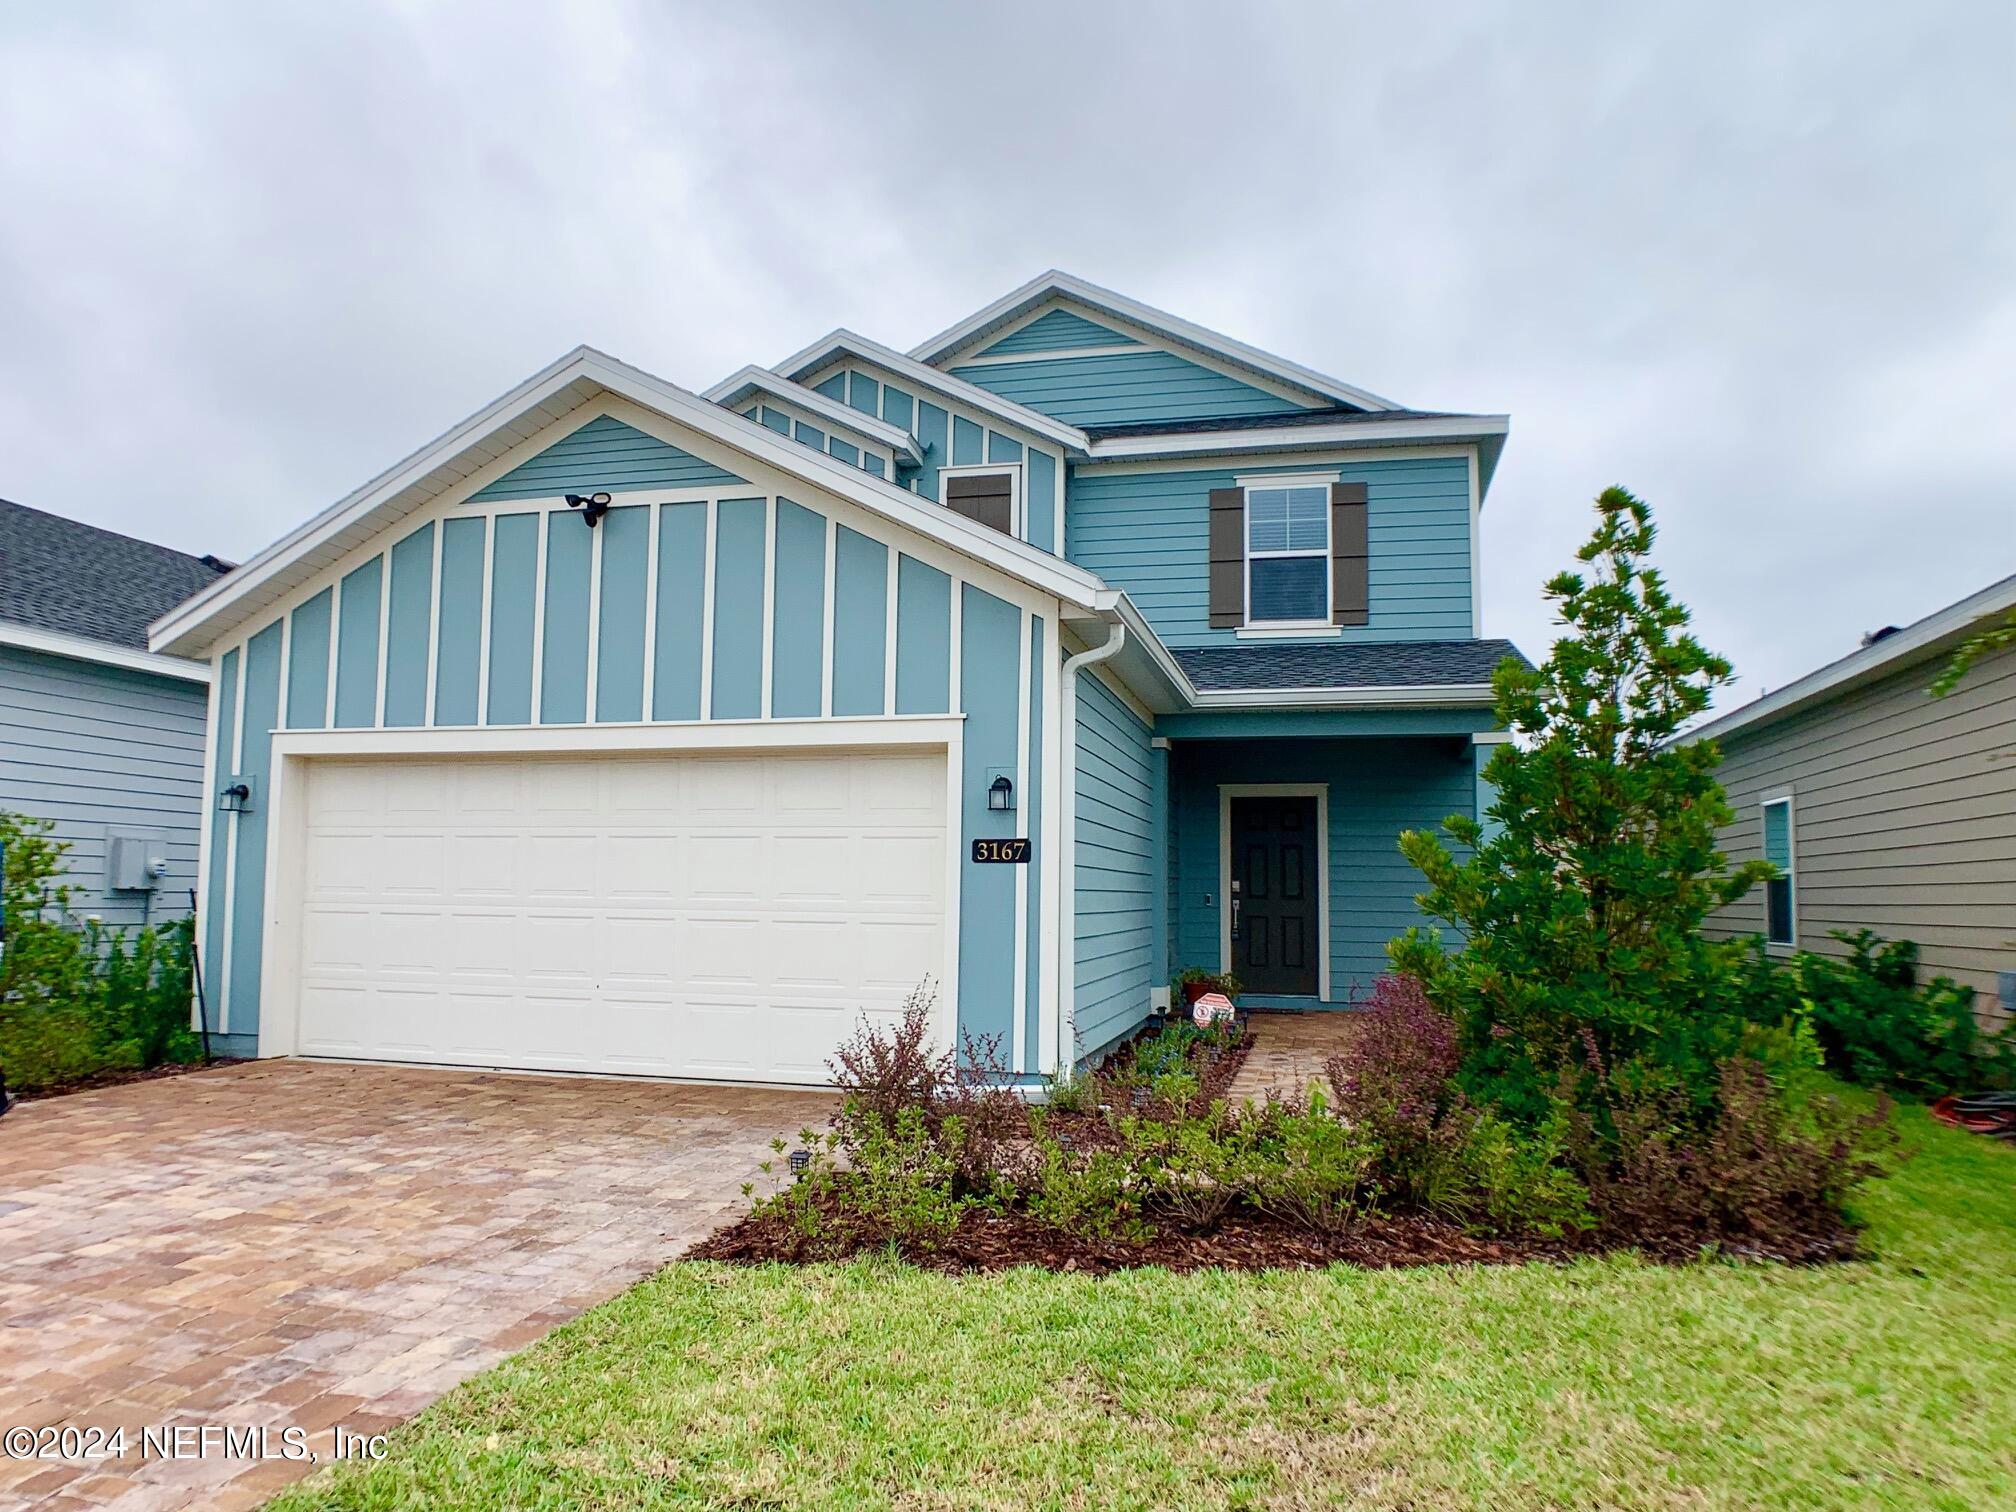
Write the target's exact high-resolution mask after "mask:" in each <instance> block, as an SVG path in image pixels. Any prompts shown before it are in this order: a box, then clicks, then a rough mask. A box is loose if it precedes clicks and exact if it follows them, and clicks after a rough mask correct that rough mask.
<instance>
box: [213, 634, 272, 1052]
mask: <svg viewBox="0 0 2016 1512" xmlns="http://www.w3.org/2000/svg"><path fill="white" fill-rule="evenodd" d="M250 649H251V643H250V642H249V641H240V642H239V643H238V644H237V645H235V646H232V647H229V648H227V650H226V651H225V653H224V654H225V655H229V654H230V652H232V651H236V652H237V653H238V675H237V678H236V681H235V684H234V686H233V689H232V693H231V728H230V729H228V730H225V731H222V732H221V738H222V739H224V740H228V741H230V742H231V760H230V762H229V768H230V769H229V770H228V771H226V772H224V773H223V774H222V775H223V776H224V777H235V776H237V775H238V771H239V766H238V763H239V762H241V761H243V760H244V759H245V678H246V666H245V664H246V662H247V661H248V660H250V654H249V653H250ZM220 749H221V747H220ZM222 786H223V783H222V782H221V781H220V782H219V783H217V784H216V785H215V786H214V787H213V788H212V790H211V791H210V792H208V793H206V794H204V795H203V801H204V802H205V803H212V804H214V803H215V802H216V801H217V793H216V788H217V787H222ZM226 828H227V829H228V831H229V835H228V838H227V839H226V840H225V842H224V846H225V851H224V899H223V904H224V929H223V932H222V933H220V934H219V935H218V937H217V944H218V950H217V953H218V955H219V956H221V957H222V958H223V959H222V960H221V961H216V962H212V963H211V969H212V970H213V971H217V972H218V973H219V976H218V978H217V988H218V990H217V1032H218V1033H219V1034H229V1033H230V1032H231V975H232V973H231V960H232V946H233V944H234V943H235V942H236V940H237V938H238V928H237V913H238V910H237V909H236V908H235V907H234V906H233V905H234V904H235V903H236V902H237V899H238V815H237V814H235V813H234V814H232V815H231V823H230V824H229V825H228V826H226ZM267 875H268V876H271V875H272V867H270V866H269V867H268V868H267Z"/></svg>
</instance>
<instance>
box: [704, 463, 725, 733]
mask: <svg viewBox="0 0 2016 1512" xmlns="http://www.w3.org/2000/svg"><path fill="white" fill-rule="evenodd" d="M720 539H721V501H720V500H719V499H709V500H708V501H707V541H706V545H705V547H704V549H703V550H702V551H701V553H700V571H701V573H702V574H703V575H702V577H701V579H700V717H701V718H702V719H712V718H713V717H714V560H715V557H716V555H717V552H718V549H719V543H720Z"/></svg>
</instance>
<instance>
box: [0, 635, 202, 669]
mask: <svg viewBox="0 0 2016 1512" xmlns="http://www.w3.org/2000/svg"><path fill="white" fill-rule="evenodd" d="M0 646H12V647H13V648H14V649H15V650H17V651H39V652H41V653H42V654H43V655H45V656H63V657H68V658H69V659H70V660H71V661H83V662H95V663H97V664H98V665H99V666H101V667H119V668H121V669H123V670H125V671H127V672H146V673H149V674H151V675H152V676H155V677H175V678H180V679H181V680H182V681H184V682H199V683H207V682H208V681H210V664H209V663H208V662H200V661H189V660H186V659H185V658H183V657H180V656H157V655H155V654H154V653H153V652H152V651H135V650H134V649H133V648H132V647H131V646H114V645H111V644H109V643H107V642H105V641H101V640H93V639H91V637H90V636H88V635H70V634H67V633H65V632H64V631H61V630H38V629H36V628H34V627H33V626H31V625H15V624H8V623H5V622H0Z"/></svg>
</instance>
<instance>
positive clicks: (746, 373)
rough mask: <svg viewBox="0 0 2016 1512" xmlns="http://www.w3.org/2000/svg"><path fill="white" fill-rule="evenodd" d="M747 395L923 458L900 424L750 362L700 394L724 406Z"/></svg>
mask: <svg viewBox="0 0 2016 1512" xmlns="http://www.w3.org/2000/svg"><path fill="white" fill-rule="evenodd" d="M751 394H767V395H769V396H770V397H772V398H774V399H777V400H780V401H781V402H783V403H785V404H788V405H791V406H792V407H794V408H796V409H801V410H807V411H810V412H811V413H812V414H814V415H818V416H820V417H821V418H822V419H824V420H825V422H826V425H827V427H828V429H830V430H837V431H847V432H849V433H850V434H852V435H854V436H856V437H858V438H860V439H861V440H864V441H867V442H869V443H870V444H871V445H874V446H879V447H882V448H884V449H885V450H888V451H893V452H895V453H896V455H897V456H899V457H903V458H906V459H908V460H909V461H911V462H913V463H915V462H921V461H923V460H924V454H923V453H922V452H921V451H919V450H918V447H917V438H916V437H915V436H913V435H912V434H911V433H910V432H908V431H906V430H904V429H903V428H902V427H900V426H896V425H891V424H890V423H889V422H888V421H886V420H878V419H876V418H875V417H874V416H873V415H871V414H869V413H868V412H867V411H865V410H858V409H856V408H854V406H853V405H851V404H842V403H841V402H840V401H839V400H837V399H829V398H828V397H827V396H826V395H824V394H822V393H820V392H819V391H818V390H817V389H809V388H806V387H805V385H804V384H802V383H793V382H792V381H791V380H790V379H789V378H780V377H778V376H777V375H776V374H775V373H773V372H771V371H769V370H768V369H767V368H760V367H756V366H754V365H753V364H752V365H751V366H749V367H745V368H744V369H742V371H741V372H739V373H737V374H735V376H734V377H732V378H727V379H723V380H722V381H721V382H720V383H717V384H715V385H714V387H713V388H711V389H709V390H708V391H707V392H706V393H705V394H704V395H702V396H701V397H703V398H706V399H712V400H713V401H714V402H715V403H716V404H719V405H721V406H723V407H724V408H728V409H733V408H734V407H735V406H736V405H738V404H740V403H741V402H742V401H743V400H744V399H746V398H748V397H749V396H750V395H751Z"/></svg>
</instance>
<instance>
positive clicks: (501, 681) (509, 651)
mask: <svg viewBox="0 0 2016 1512" xmlns="http://www.w3.org/2000/svg"><path fill="white" fill-rule="evenodd" d="M492 535H493V542H492V546H491V559H490V693H489V703H488V705H487V706H486V708H485V710H484V715H483V717H484V719H485V721H486V722H488V723H490V724H493V725H512V724H530V723H532V657H533V654H534V650H535V648H534V646H533V644H532V631H533V625H534V622H535V621H536V619H537V618H538V605H539V585H538V581H537V579H538V575H539V516H537V515H535V514H512V515H499V516H497V524H496V528H495V530H494V531H493V532H492Z"/></svg>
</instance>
